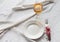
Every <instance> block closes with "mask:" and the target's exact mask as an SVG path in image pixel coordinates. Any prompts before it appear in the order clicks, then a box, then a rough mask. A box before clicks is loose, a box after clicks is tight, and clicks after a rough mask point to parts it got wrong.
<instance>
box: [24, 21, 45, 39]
mask: <svg viewBox="0 0 60 42" xmlns="http://www.w3.org/2000/svg"><path fill="white" fill-rule="evenodd" d="M24 28H25V31H24V35H25V36H26V37H28V38H30V39H38V38H40V37H41V36H42V35H43V33H44V26H43V25H42V24H41V23H40V22H39V21H36V20H32V21H29V22H27V23H26V24H25V26H24Z"/></svg>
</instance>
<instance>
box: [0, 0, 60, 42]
mask: <svg viewBox="0 0 60 42" xmlns="http://www.w3.org/2000/svg"><path fill="white" fill-rule="evenodd" d="M19 1H21V0H16V1H15V0H6V2H5V4H4V5H5V6H3V7H2V6H1V7H0V14H5V15H7V16H8V15H9V13H11V11H12V10H11V8H12V7H14V6H16V4H17V3H19ZM13 2H14V3H13ZM33 2H35V0H26V1H24V3H25V4H27V3H28V4H30V3H33ZM55 2H56V4H55V5H54V7H53V8H52V10H51V11H50V12H47V13H44V14H41V15H40V20H41V21H42V22H43V23H44V21H45V19H47V18H48V20H49V25H50V27H51V38H52V39H51V42H60V0H55ZM8 3H9V4H8ZM24 3H23V4H24ZM33 13H34V12H33V10H32V9H31V10H26V11H21V12H15V13H14V14H13V15H12V16H11V17H10V19H8V20H10V21H12V22H14V23H15V22H17V21H20V20H22V19H25V18H27V16H30V15H32V14H33ZM7 16H6V17H4V16H3V15H1V16H0V20H3V21H4V20H7ZM32 19H34V18H32ZM22 26H23V24H21V25H19V26H18V27H14V28H15V29H12V30H11V31H9V32H7V33H6V34H5V35H4V36H3V37H2V38H1V39H0V42H29V41H27V40H26V39H25V38H24V37H23V36H21V35H20V32H22ZM16 31H17V32H16ZM38 42H47V41H46V40H43V39H42V40H41V41H40V40H39V41H38Z"/></svg>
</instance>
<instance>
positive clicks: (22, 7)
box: [12, 1, 54, 11]
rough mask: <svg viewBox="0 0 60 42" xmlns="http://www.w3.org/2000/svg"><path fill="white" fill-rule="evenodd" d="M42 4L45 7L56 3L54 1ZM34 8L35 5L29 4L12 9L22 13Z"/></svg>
mask: <svg viewBox="0 0 60 42" xmlns="http://www.w3.org/2000/svg"><path fill="white" fill-rule="evenodd" d="M40 3H42V5H43V6H46V5H49V4H51V3H54V2H53V1H44V2H40ZM35 4H36V3H35ZM33 7H34V4H28V5H22V6H16V7H14V8H12V9H13V10H14V11H21V10H28V9H33Z"/></svg>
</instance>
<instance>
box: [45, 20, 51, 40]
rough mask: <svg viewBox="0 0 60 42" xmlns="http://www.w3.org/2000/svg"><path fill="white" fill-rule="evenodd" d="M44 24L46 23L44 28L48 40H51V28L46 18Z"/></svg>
mask: <svg viewBox="0 0 60 42" xmlns="http://www.w3.org/2000/svg"><path fill="white" fill-rule="evenodd" d="M45 25H46V27H45V28H46V35H47V37H48V41H51V30H50V27H49V24H48V19H46V22H45Z"/></svg>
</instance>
